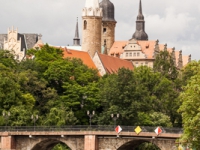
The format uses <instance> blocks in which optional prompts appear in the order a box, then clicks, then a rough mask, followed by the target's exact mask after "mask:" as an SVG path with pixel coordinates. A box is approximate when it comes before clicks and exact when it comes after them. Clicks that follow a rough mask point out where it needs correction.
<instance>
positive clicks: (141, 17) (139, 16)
mask: <svg viewBox="0 0 200 150" xmlns="http://www.w3.org/2000/svg"><path fill="white" fill-rule="evenodd" d="M137 20H144V16H143V14H142V2H141V0H140V4H139V13H138V16H137Z"/></svg>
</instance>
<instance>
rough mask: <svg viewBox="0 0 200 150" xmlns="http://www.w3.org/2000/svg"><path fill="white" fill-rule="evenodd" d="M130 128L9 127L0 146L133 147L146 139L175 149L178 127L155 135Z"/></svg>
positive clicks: (39, 149)
mask: <svg viewBox="0 0 200 150" xmlns="http://www.w3.org/2000/svg"><path fill="white" fill-rule="evenodd" d="M143 128H144V127H143ZM112 129H113V128H112ZM122 129H123V127H122ZM130 129H132V130H124V131H122V132H120V134H117V133H116V132H115V131H110V129H108V130H107V129H106V130H105V128H104V130H103V131H102V130H100V129H99V128H95V129H94V128H74V127H72V128H70V127H68V128H53V129H52V128H51V129H50V128H43V127H42V128H41V127H40V128H39V127H37V128H36V129H35V128H34V129H33V128H31V129H30V128H25V129H24V128H22V127H20V128H13V127H12V128H11V127H10V129H9V130H8V129H7V130H4V131H2V130H0V137H1V142H0V149H1V150H51V149H52V148H53V147H54V146H55V145H57V144H58V143H64V144H66V145H67V146H68V147H70V149H71V150H134V148H136V147H137V146H138V145H140V144H142V143H144V142H150V143H153V144H154V145H156V146H157V147H158V148H160V150H173V149H174V150H175V149H176V145H175V141H176V139H178V138H179V137H180V136H181V130H180V129H179V130H177V129H176V130H173V131H172V130H164V132H163V133H161V134H160V135H158V136H157V134H156V133H155V132H149V131H150V130H145V131H143V132H141V133H140V134H136V133H135V132H133V130H134V128H133V127H130ZM47 130H48V131H47ZM152 130H153V128H152V129H151V131H152Z"/></svg>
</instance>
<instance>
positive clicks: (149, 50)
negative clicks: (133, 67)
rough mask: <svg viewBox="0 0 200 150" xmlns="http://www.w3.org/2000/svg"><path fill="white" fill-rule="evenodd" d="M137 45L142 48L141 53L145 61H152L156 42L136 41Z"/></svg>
mask: <svg viewBox="0 0 200 150" xmlns="http://www.w3.org/2000/svg"><path fill="white" fill-rule="evenodd" d="M138 44H139V45H140V46H141V48H142V52H143V53H144V54H145V55H146V57H147V59H154V58H153V55H154V47H155V44H156V41H138Z"/></svg>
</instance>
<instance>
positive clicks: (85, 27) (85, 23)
mask: <svg viewBox="0 0 200 150" xmlns="http://www.w3.org/2000/svg"><path fill="white" fill-rule="evenodd" d="M86 29H87V21H86V20H85V21H84V30H86Z"/></svg>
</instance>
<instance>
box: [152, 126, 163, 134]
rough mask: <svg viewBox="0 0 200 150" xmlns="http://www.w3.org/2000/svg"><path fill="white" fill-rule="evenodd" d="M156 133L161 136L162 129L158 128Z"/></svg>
mask: <svg viewBox="0 0 200 150" xmlns="http://www.w3.org/2000/svg"><path fill="white" fill-rule="evenodd" d="M154 131H155V133H156V134H157V135H159V134H161V133H162V129H161V128H160V127H157V128H156V129H155V130H154Z"/></svg>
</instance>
